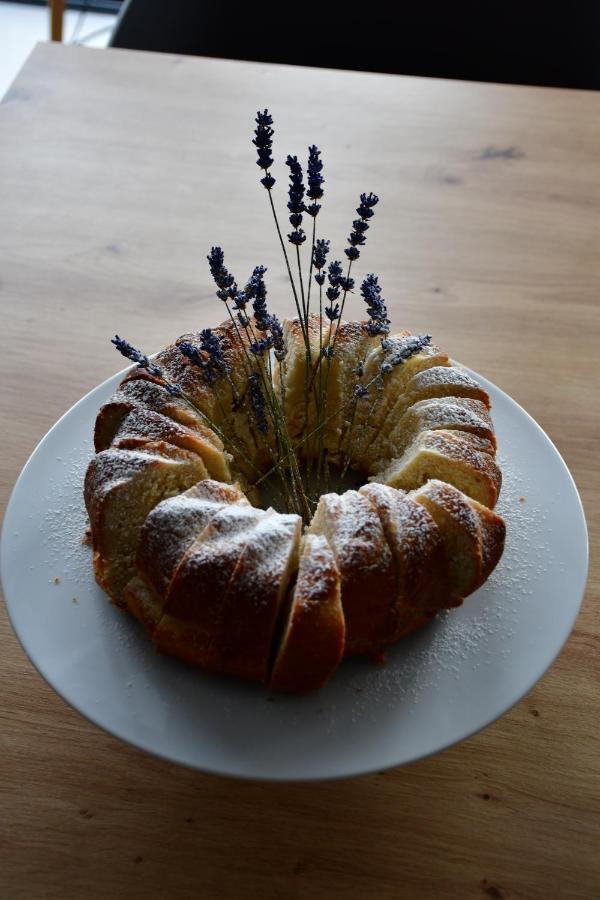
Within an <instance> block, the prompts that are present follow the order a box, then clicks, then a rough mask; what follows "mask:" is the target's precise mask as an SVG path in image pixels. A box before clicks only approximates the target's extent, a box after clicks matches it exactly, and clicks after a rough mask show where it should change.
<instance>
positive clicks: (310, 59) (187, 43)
mask: <svg viewBox="0 0 600 900" xmlns="http://www.w3.org/2000/svg"><path fill="white" fill-rule="evenodd" d="M69 6H70V7H71V8H88V9H97V10H100V9H102V10H107V9H108V8H110V9H112V10H114V9H115V8H120V9H121V13H120V19H119V22H118V25H117V29H116V31H115V33H114V35H113V39H112V42H111V43H112V46H115V47H128V48H132V49H143V50H158V51H165V52H173V53H183V54H186V53H187V54H198V55H202V56H223V57H230V58H234V59H250V60H257V61H266V62H282V63H295V64H301V65H309V66H329V67H333V68H348V69H361V70H369V71H375V72H393V73H401V74H407V75H430V76H436V77H441V78H460V79H469V80H477V81H499V82H509V83H510V82H512V83H517V84H537V85H551V86H557V87H573V88H587V89H595V90H598V89H600V0H570V2H563V3H552V2H547V3H539V2H528V0H521V2H514V0H506V2H504V3H494V2H485V0H481V2H473V0H458V2H452V0H447V2H440V0H422V2H416V3H404V2H395V3H394V2H393V0H391V2H390V0H388V2H386V3H384V2H380V0H363V2H362V3H348V2H347V3H341V2H338V0H333V2H322V3H321V4H319V3H317V2H314V0H313V2H307V3H301V2H295V3H292V2H285V0H280V2H279V3H277V4H268V3H266V4H265V3H252V2H250V0H248V2H245V3H240V2H237V0H234V2H219V0H213V2H204V0H125V2H123V3H121V2H120V0H89V2H85V0H82V2H80V3H70V4H69Z"/></svg>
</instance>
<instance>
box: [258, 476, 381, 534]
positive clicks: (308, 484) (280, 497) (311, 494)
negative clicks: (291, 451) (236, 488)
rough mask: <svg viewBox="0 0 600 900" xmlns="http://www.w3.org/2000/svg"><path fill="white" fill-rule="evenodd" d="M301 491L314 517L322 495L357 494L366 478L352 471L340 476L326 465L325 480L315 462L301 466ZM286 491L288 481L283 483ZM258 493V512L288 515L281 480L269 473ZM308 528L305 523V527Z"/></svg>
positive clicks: (286, 500) (260, 485)
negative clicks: (348, 492) (327, 472)
mask: <svg viewBox="0 0 600 900" xmlns="http://www.w3.org/2000/svg"><path fill="white" fill-rule="evenodd" d="M300 472H301V476H302V483H303V485H304V491H305V494H306V496H307V499H308V503H309V506H310V510H311V513H314V511H315V509H316V508H317V504H318V502H319V497H320V496H321V495H322V494H331V493H334V494H343V493H345V492H346V491H350V490H354V491H356V490H358V488H359V487H362V485H363V484H366V483H367V475H366V474H365V473H363V472H359V471H356V470H354V469H347V470H346V471H345V472H342V469H341V468H340V467H339V466H336V465H333V464H332V463H330V464H329V477H328V478H327V479H326V478H325V476H324V473H323V471H321V473H320V475H318V473H317V470H316V464H315V462H314V461H311V462H310V464H309V463H302V464H301V468H300ZM286 485H287V486H288V490H289V480H286ZM257 491H258V494H259V498H257V502H256V504H255V505H258V506H260V507H261V509H269V507H272V508H273V509H274V510H276V511H277V512H278V513H287V512H289V511H290V509H289V502H288V498H287V497H286V490H285V489H284V486H283V484H282V479H281V476H280V475H279V474H278V473H277V472H272V473H271V474H270V475H268V476H267V477H266V478H265V479H264V481H262V482H261V483H260V484H259V485H258V487H257ZM304 524H305V525H306V524H308V523H307V522H305V523H304Z"/></svg>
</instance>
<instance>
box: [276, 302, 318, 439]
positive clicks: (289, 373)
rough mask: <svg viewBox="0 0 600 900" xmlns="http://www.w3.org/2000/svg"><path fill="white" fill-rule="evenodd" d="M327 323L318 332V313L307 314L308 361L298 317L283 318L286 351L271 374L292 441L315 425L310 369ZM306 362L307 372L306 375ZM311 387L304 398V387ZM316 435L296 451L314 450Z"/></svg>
mask: <svg viewBox="0 0 600 900" xmlns="http://www.w3.org/2000/svg"><path fill="white" fill-rule="evenodd" d="M328 333H329V326H328V325H327V324H326V323H323V331H321V328H320V323H319V316H318V315H317V314H316V313H311V314H310V315H309V317H308V343H309V347H310V360H307V350H306V342H305V339H304V334H303V330H302V325H301V322H300V320H299V319H298V318H297V317H296V318H293V319H284V320H283V334H284V339H285V343H286V347H287V353H286V355H285V358H284V359H283V361H282V362H277V363H276V365H275V371H274V375H273V384H274V387H275V393H276V394H277V396H278V398H279V400H280V402H281V403H282V404H283V408H284V410H285V415H286V419H287V427H288V432H289V434H290V437H291V439H292V441H293V442H296V443H297V442H298V441H299V440H301V439H302V438H304V437H306V436H307V435H308V434H309V433H310V432H312V431H313V430H314V429H315V427H316V422H317V419H316V398H315V395H316V390H317V388H316V380H313V378H312V376H313V371H316V369H315V366H316V364H317V362H318V360H319V355H320V352H321V350H320V348H321V346H322V345H325V344H326V343H327V337H328ZM307 363H308V367H309V371H308V374H307ZM311 381H312V387H311V389H310V391H308V395H307V401H306V399H305V387H306V386H308V385H310V384H311ZM315 446H316V438H313V439H312V440H308V441H306V442H305V443H303V444H301V445H300V446H299V447H298V451H297V452H298V454H299V455H300V456H306V455H309V454H310V453H312V452H314V447H315Z"/></svg>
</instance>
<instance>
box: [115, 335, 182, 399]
mask: <svg viewBox="0 0 600 900" xmlns="http://www.w3.org/2000/svg"><path fill="white" fill-rule="evenodd" d="M110 342H111V344H114V345H115V347H116V348H117V350H118V351H119V353H121V354H122V355H123V356H125V357H127V359H130V360H131V361H132V362H135V363H137V364H138V369H146V371H147V372H148V373H149V374H150V375H153V376H154V377H155V378H161V379H162V380H163V383H164V386H165V389H166V390H167V391H168V392H169V394H171V395H172V396H173V397H181V395H182V393H183V391H182V390H181V388H180V387H179V385H178V384H171V383H170V382H169V381H168V380H167V379H166V378H165V375H164V373H163V370H162V369H161V368H160V367H159V366H155V365H154V364H153V363H151V362H150V360H149V359H148V357H147V356H146V355H145V354H143V353H142V352H141V351H140V350H136V349H135V347H133V346H132V345H131V344H130V343H129V341H126V340H125V339H124V338H121V337H119V335H118V334H115V336H114V338H111V341H110Z"/></svg>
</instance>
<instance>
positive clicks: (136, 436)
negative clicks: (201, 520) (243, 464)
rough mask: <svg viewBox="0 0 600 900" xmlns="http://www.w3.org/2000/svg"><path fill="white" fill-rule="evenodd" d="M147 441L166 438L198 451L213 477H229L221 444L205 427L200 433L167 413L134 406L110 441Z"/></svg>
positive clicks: (127, 443) (122, 444) (129, 444)
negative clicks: (166, 414)
mask: <svg viewBox="0 0 600 900" xmlns="http://www.w3.org/2000/svg"><path fill="white" fill-rule="evenodd" d="M148 441H166V442H167V443H169V444H173V445H174V446H175V447H180V448H182V449H183V450H190V451H191V452H193V453H197V454H198V456H200V458H201V459H202V461H203V462H204V464H205V466H206V469H207V471H208V473H209V475H210V476H211V477H212V478H216V479H217V480H219V481H225V482H228V481H231V471H230V468H229V462H228V460H227V457H226V456H225V454H224V452H223V444H222V442H221V441H220V440H219V439H218V438H217V436H216V435H215V433H214V432H211V431H210V429H208V428H206V429H204V433H203V434H201V433H199V432H198V431H197V430H192V429H191V428H188V427H187V426H185V425H181V424H179V423H178V422H176V421H175V420H174V419H171V418H169V417H168V416H164V415H162V414H161V413H157V412H153V411H152V410H149V409H144V408H143V407H141V406H137V407H134V408H133V409H132V410H131V411H130V412H128V413H127V415H126V416H125V417H124V418H123V419H122V420H121V422H120V423H119V426H118V428H117V430H116V432H115V434H114V436H113V439H112V442H111V443H112V446H114V447H126V448H133V449H135V448H137V447H140V446H143V445H144V444H145V443H147V442H148Z"/></svg>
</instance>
